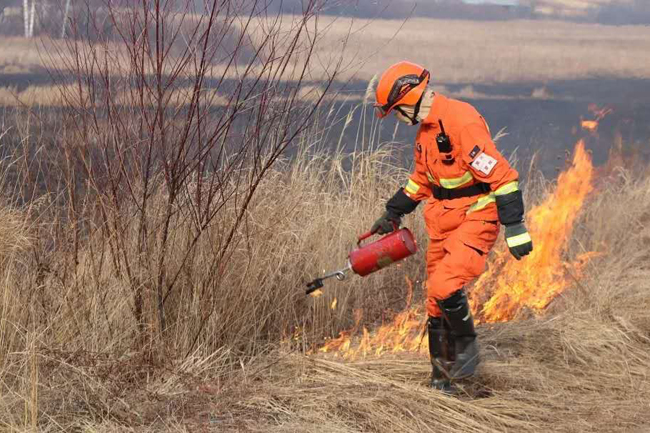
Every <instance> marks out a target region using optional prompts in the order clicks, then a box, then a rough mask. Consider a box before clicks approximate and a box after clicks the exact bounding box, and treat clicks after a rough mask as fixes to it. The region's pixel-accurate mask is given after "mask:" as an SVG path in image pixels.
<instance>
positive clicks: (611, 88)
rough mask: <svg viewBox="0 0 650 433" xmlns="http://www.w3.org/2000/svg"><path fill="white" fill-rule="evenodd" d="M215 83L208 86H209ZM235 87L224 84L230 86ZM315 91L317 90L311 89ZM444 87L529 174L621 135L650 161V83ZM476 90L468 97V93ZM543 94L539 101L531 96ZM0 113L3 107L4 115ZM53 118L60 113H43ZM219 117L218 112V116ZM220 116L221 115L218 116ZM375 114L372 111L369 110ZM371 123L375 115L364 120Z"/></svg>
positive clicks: (6, 80) (351, 142)
mask: <svg viewBox="0 0 650 433" xmlns="http://www.w3.org/2000/svg"><path fill="white" fill-rule="evenodd" d="M50 82H51V79H50V77H49V76H48V74H47V73H45V72H43V71H40V72H36V73H33V74H2V75H0V87H4V86H12V87H14V88H16V89H17V90H18V91H21V90H24V89H25V88H27V87H28V86H30V85H36V86H45V85H48V84H50ZM211 84H214V85H215V86H216V83H207V85H208V86H210V85H211ZM233 84H234V83H223V84H222V85H223V86H226V87H228V86H232V85H233ZM309 84H310V85H312V84H315V85H317V84H318V83H309ZM435 84H436V85H438V86H444V88H446V89H447V90H448V93H449V94H450V96H452V97H455V95H460V96H458V98H459V99H462V100H465V101H467V102H469V103H471V104H473V105H474V106H475V107H476V108H477V109H478V110H479V111H480V112H481V113H482V114H483V116H484V117H485V118H486V119H487V121H488V123H489V124H490V128H491V130H492V132H493V133H496V132H497V131H499V130H501V129H502V128H505V130H506V132H507V134H508V135H506V136H505V137H503V138H502V139H501V141H500V142H499V147H500V149H501V150H502V152H503V153H504V155H506V156H509V155H511V154H512V153H513V152H514V151H515V150H516V153H517V157H518V159H519V161H520V167H526V166H527V162H528V161H530V159H531V157H532V156H533V155H536V162H537V165H536V167H537V168H539V169H540V170H541V171H542V172H543V173H544V174H545V175H547V176H553V175H554V174H555V173H556V172H557V171H558V170H560V169H562V168H563V167H564V166H565V160H566V155H567V152H569V151H570V150H571V149H572V148H573V146H574V144H575V142H576V140H577V139H578V138H579V137H582V136H589V140H588V148H589V149H590V150H591V151H592V154H593V157H594V162H595V163H596V164H597V165H598V164H603V163H604V162H605V161H606V160H607V158H608V154H609V150H610V148H611V146H612V145H613V143H615V141H616V139H615V138H616V137H617V136H620V137H621V138H622V141H623V143H624V148H625V150H626V151H627V152H629V153H633V154H634V156H635V157H640V158H641V159H650V79H632V78H629V79H619V78H589V79H581V80H570V81H550V82H544V83H542V82H529V83H513V84H472V83H454V84H447V83H435ZM366 85H367V83H366V82H362V81H357V82H350V83H348V84H346V85H345V86H344V90H343V93H344V94H347V95H352V96H353V97H352V98H351V102H345V103H336V104H337V107H336V111H337V112H338V113H340V114H339V115H338V117H339V121H338V122H335V123H334V126H332V127H331V131H330V132H329V134H328V135H327V136H328V139H327V140H328V142H327V143H325V144H326V145H335V144H336V143H338V142H339V135H340V132H341V129H342V125H343V123H344V119H345V117H346V116H347V114H348V112H349V111H350V110H351V109H353V108H354V106H356V105H358V104H359V95H362V94H363V93H365V88H366ZM470 87H471V90H470V91H467V89H468V88H470ZM540 89H543V92H542V93H543V95H542V96H541V97H537V98H535V97H533V96H532V95H533V94H534V93H535V92H539V91H540ZM591 104H596V105H598V106H599V107H608V108H611V109H612V110H613V111H612V113H611V114H609V115H608V116H607V117H605V118H604V119H603V120H602V122H601V124H600V127H599V129H598V133H597V134H587V133H585V132H583V131H581V130H580V128H579V124H580V120H581V119H593V117H594V116H593V115H592V114H591V113H590V111H589V106H590V105H591ZM1 108H2V107H0V109H1ZM41 109H42V110H52V111H56V110H57V109H58V108H56V107H54V108H41ZM216 111H218V109H216ZM215 114H216V113H215ZM367 114H370V110H367ZM361 119H362V116H361V110H358V109H357V110H356V111H355V115H354V118H353V121H352V123H351V124H350V125H348V127H347V129H346V131H345V137H344V140H342V144H343V146H344V149H345V150H353V149H354V148H355V143H356V142H357V136H358V132H357V131H358V129H359V127H360V126H361ZM365 119H366V120H365V122H367V123H368V125H366V127H368V126H369V123H370V122H372V116H365ZM395 126H396V120H395V119H393V118H390V119H387V120H385V121H384V122H383V123H382V124H381V141H382V142H388V141H392V139H393V133H394V132H395ZM415 132H416V130H415V128H409V127H405V126H402V125H400V126H399V127H398V128H397V133H396V135H395V141H396V142H398V147H399V146H401V145H402V144H403V145H404V155H403V161H404V164H405V165H406V166H408V165H409V164H410V155H411V151H412V150H411V149H412V148H411V143H412V141H413V138H414V136H415Z"/></svg>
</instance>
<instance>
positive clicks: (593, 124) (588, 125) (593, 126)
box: [580, 104, 613, 134]
mask: <svg viewBox="0 0 650 433" xmlns="http://www.w3.org/2000/svg"><path fill="white" fill-rule="evenodd" d="M589 111H590V112H591V113H592V114H593V115H594V116H596V119H594V120H583V121H581V122H580V125H581V126H582V129H584V130H586V131H589V132H591V133H592V134H593V133H595V132H597V131H598V125H599V123H600V121H601V120H602V119H603V118H604V117H605V116H607V115H608V114H609V113H611V112H612V111H613V110H612V109H611V108H607V107H604V108H598V106H597V105H596V104H590V105H589Z"/></svg>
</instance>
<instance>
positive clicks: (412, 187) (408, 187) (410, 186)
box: [404, 179, 420, 194]
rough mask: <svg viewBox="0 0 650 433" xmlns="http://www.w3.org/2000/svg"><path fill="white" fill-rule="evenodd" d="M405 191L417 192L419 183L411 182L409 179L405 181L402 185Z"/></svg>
mask: <svg viewBox="0 0 650 433" xmlns="http://www.w3.org/2000/svg"><path fill="white" fill-rule="evenodd" d="M404 189H405V190H406V192H408V193H409V194H417V192H418V191H419V190H420V185H418V184H417V183H415V182H413V181H412V180H411V179H409V181H408V182H407V183H406V186H405V187H404Z"/></svg>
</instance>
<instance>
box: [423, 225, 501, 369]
mask: <svg viewBox="0 0 650 433" xmlns="http://www.w3.org/2000/svg"><path fill="white" fill-rule="evenodd" d="M498 232H499V228H498V225H496V224H493V223H488V222H483V221H466V222H464V223H463V224H461V226H460V227H459V228H458V229H457V230H455V231H454V232H453V233H452V234H451V235H450V236H449V238H447V239H446V240H445V241H443V242H442V250H443V253H442V254H443V256H442V258H441V259H439V260H437V262H436V266H435V267H433V268H432V271H431V272H430V273H429V275H428V279H427V311H434V309H433V308H431V307H430V305H432V304H436V305H437V306H438V309H437V310H435V311H436V312H439V313H438V314H441V315H442V316H443V317H444V318H445V320H446V321H447V325H448V327H449V329H450V330H451V333H450V336H451V337H450V339H449V340H450V341H451V340H452V339H453V340H454V352H455V362H454V364H453V367H452V369H451V371H450V375H451V377H452V379H462V378H465V377H468V376H471V375H472V374H474V372H475V370H476V367H477V365H478V362H479V358H478V344H477V341H476V332H475V330H474V321H473V319H472V315H471V312H470V308H469V303H468V302H467V296H466V295H465V292H464V290H463V288H464V287H465V286H466V285H467V284H469V283H470V282H471V281H472V280H474V279H475V278H476V277H478V276H479V275H480V274H481V273H482V272H483V271H484V269H485V261H486V258H487V253H488V252H489V250H490V249H491V248H492V246H493V245H494V242H495V241H496V238H497V235H498ZM443 326H444V325H443ZM450 352H451V351H449V353H448V355H447V356H449V358H452V357H453V354H451V353H450ZM450 360H451V359H450Z"/></svg>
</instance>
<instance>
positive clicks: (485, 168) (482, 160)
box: [471, 153, 497, 176]
mask: <svg viewBox="0 0 650 433" xmlns="http://www.w3.org/2000/svg"><path fill="white" fill-rule="evenodd" d="M471 165H472V168H474V170H478V171H480V172H481V173H483V174H484V175H486V176H487V175H489V174H490V173H491V172H492V169H493V168H494V166H495V165H497V160H496V159H494V158H492V157H491V156H490V155H486V154H485V153H481V154H480V155H479V156H477V157H476V159H474V161H473V162H472V164H471Z"/></svg>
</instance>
